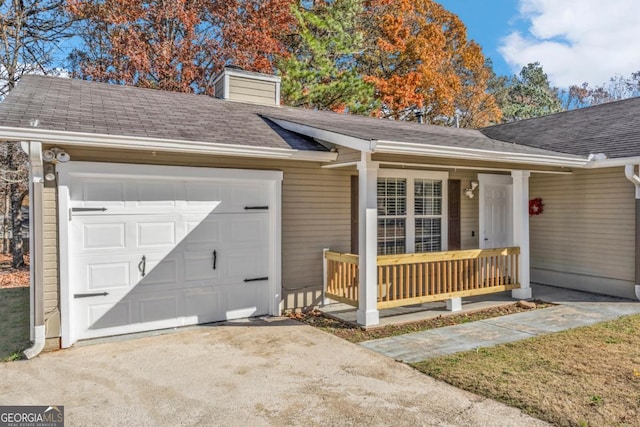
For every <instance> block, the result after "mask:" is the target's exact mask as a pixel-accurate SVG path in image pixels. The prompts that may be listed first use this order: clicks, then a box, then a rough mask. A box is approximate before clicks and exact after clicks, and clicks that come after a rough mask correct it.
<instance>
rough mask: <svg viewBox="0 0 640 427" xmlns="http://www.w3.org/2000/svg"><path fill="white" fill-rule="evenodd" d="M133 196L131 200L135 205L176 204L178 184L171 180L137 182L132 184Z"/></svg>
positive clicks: (163, 205) (161, 205)
mask: <svg viewBox="0 0 640 427" xmlns="http://www.w3.org/2000/svg"><path fill="white" fill-rule="evenodd" d="M133 185H134V187H133V189H132V190H133V191H134V192H135V196H134V197H132V198H130V200H133V201H134V203H133V205H134V206H135V207H169V208H173V207H175V206H176V201H177V200H179V194H178V186H177V184H176V183H172V182H166V181H163V182H157V181H152V182H138V183H136V184H133Z"/></svg>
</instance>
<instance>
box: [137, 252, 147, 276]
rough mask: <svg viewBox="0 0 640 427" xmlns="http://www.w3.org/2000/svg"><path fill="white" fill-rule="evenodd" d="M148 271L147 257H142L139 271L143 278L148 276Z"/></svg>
mask: <svg viewBox="0 0 640 427" xmlns="http://www.w3.org/2000/svg"><path fill="white" fill-rule="evenodd" d="M146 269H147V257H146V256H144V255H142V260H141V261H140V262H139V263H138V271H139V272H140V274H142V277H144V275H145V274H146V273H145V272H144V271H145V270H146Z"/></svg>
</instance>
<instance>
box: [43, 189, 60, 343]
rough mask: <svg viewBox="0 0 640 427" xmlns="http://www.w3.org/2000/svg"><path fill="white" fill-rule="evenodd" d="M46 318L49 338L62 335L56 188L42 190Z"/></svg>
mask: <svg viewBox="0 0 640 427" xmlns="http://www.w3.org/2000/svg"><path fill="white" fill-rule="evenodd" d="M42 207H43V215H44V216H43V222H44V223H43V234H44V241H43V252H44V253H43V262H44V274H43V285H44V313H45V316H44V319H45V325H46V328H45V333H46V337H47V338H57V337H59V336H60V295H59V292H58V277H59V274H58V225H57V223H58V221H57V219H58V211H57V199H56V189H55V188H44V189H43V191H42Z"/></svg>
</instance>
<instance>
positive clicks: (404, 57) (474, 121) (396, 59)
mask: <svg viewBox="0 0 640 427" xmlns="http://www.w3.org/2000/svg"><path fill="white" fill-rule="evenodd" d="M367 13H368V15H369V16H368V18H367V20H368V23H367V24H368V25H366V28H367V31H368V32H369V36H368V38H369V40H370V41H371V43H372V45H371V48H370V49H367V50H366V51H365V54H364V55H363V57H362V59H361V69H362V71H363V74H364V75H365V79H366V80H367V81H370V82H373V83H374V84H375V86H376V90H377V94H378V97H379V99H380V100H381V102H382V104H383V107H382V109H381V110H380V111H378V114H379V115H383V116H392V117H395V118H398V119H410V118H412V117H413V116H414V114H415V112H416V111H420V112H421V113H422V114H423V116H424V117H425V118H426V120H427V121H428V122H431V123H437V122H439V121H442V120H445V121H446V120H450V118H452V117H453V116H454V115H455V114H456V113H459V114H460V115H461V116H462V117H463V118H466V119H467V121H468V123H466V124H467V125H470V126H482V125H485V124H488V123H489V122H491V121H497V120H498V119H499V117H500V111H499V108H498V107H497V105H496V103H495V101H494V100H493V99H492V97H491V96H490V95H487V93H486V92H487V91H486V89H487V82H488V80H489V78H490V77H491V69H490V68H489V67H487V66H486V64H485V58H484V56H483V55H482V51H481V49H480V47H479V46H478V45H477V44H476V43H474V42H469V41H468V40H467V37H466V28H465V26H464V24H463V23H462V21H461V20H460V19H459V18H458V17H457V16H456V15H454V14H452V13H450V12H448V11H447V10H446V9H444V7H442V6H441V5H440V4H438V3H436V2H434V1H431V0H370V1H369V2H368V8H367ZM479 110H482V113H481V112H480V111H479Z"/></svg>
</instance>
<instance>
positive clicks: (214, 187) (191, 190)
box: [185, 182, 222, 210]
mask: <svg viewBox="0 0 640 427" xmlns="http://www.w3.org/2000/svg"><path fill="white" fill-rule="evenodd" d="M185 188H186V190H185V194H186V205H187V207H189V208H198V207H210V208H212V210H213V209H215V208H216V207H217V206H218V205H219V204H220V203H221V202H222V185H221V184H217V183H211V182H188V183H186V184H185Z"/></svg>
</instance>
